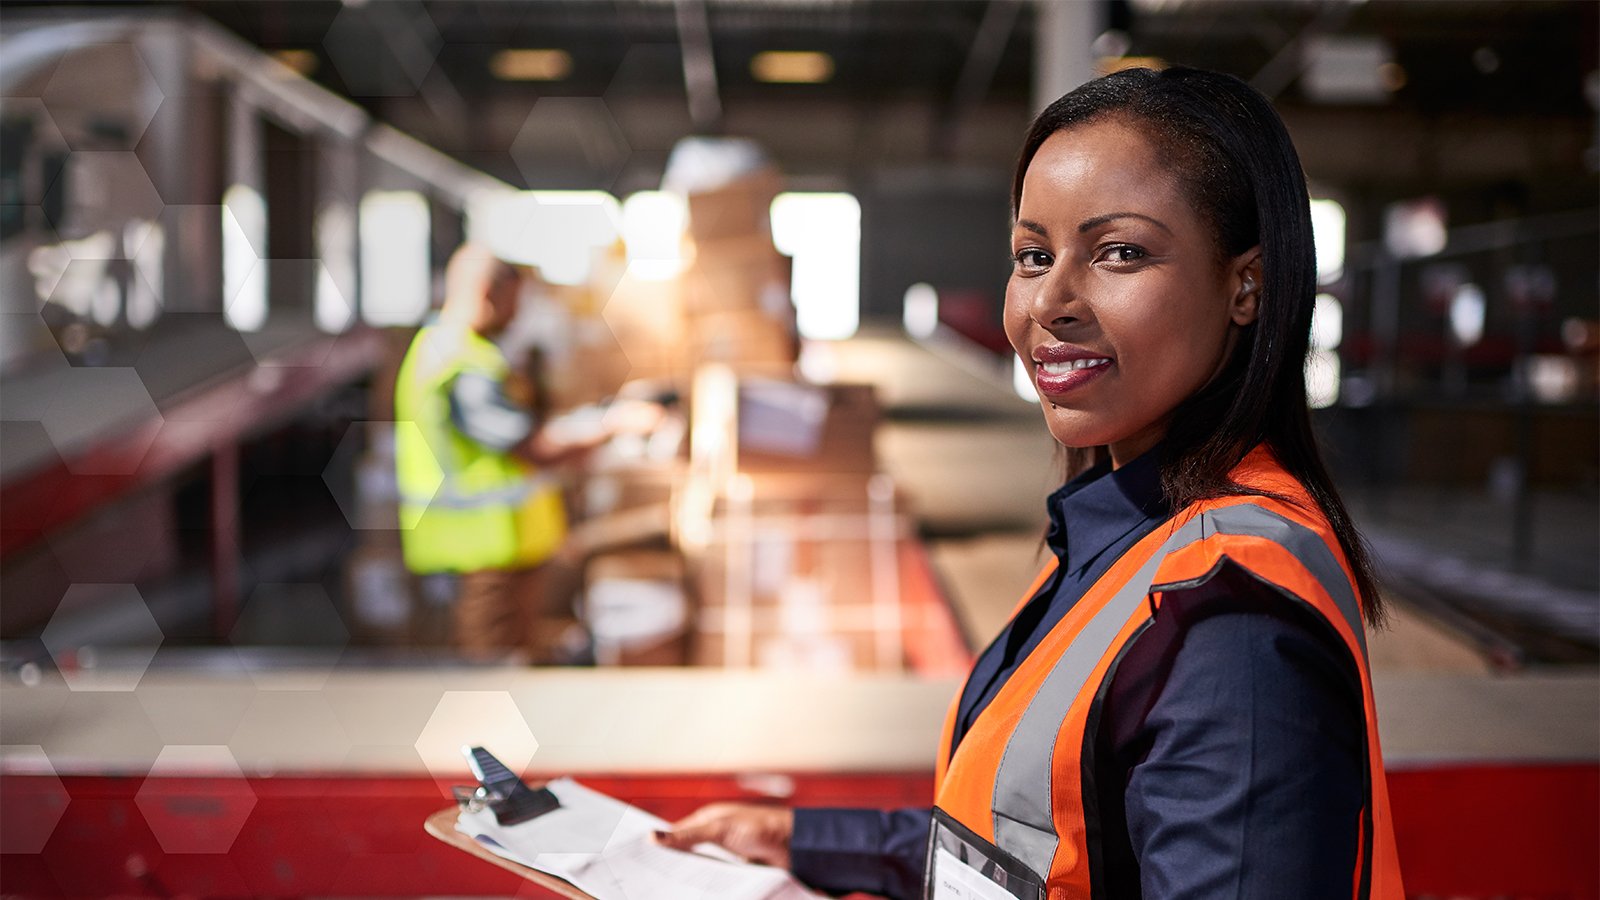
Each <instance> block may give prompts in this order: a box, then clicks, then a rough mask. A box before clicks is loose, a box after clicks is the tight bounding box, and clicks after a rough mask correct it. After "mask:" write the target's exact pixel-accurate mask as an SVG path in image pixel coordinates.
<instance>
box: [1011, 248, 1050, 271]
mask: <svg viewBox="0 0 1600 900" xmlns="http://www.w3.org/2000/svg"><path fill="white" fill-rule="evenodd" d="M1013 258H1014V259H1015V260H1016V262H1017V265H1019V266H1022V267H1023V268H1025V269H1042V268H1044V267H1046V266H1048V265H1050V254H1048V253H1046V252H1044V251H1043V250H1023V251H1022V252H1020V253H1018V254H1017V255H1016V256H1015V257H1013Z"/></svg>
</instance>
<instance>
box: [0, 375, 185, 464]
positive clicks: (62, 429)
mask: <svg viewBox="0 0 1600 900" xmlns="http://www.w3.org/2000/svg"><path fill="white" fill-rule="evenodd" d="M55 376H56V378H55V380H53V381H52V382H51V384H50V385H49V387H52V388H70V389H71V390H73V391H76V392H78V393H82V394H86V395H88V396H91V397H95V398H101V397H103V396H104V394H105V393H106V392H107V391H108V390H124V391H128V393H127V395H126V396H125V397H123V398H121V399H123V400H126V401H128V402H130V403H132V404H133V405H135V406H139V407H141V408H142V409H141V410H140V411H138V412H136V413H134V414H133V415H129V414H127V413H124V414H123V415H121V416H106V415H104V413H103V411H102V412H101V414H100V415H99V416H94V415H93V412H94V411H92V410H91V411H84V410H77V411H75V412H72V413H71V414H70V415H77V416H79V417H83V416H86V415H87V416H89V417H90V418H93V419H94V420H95V421H94V422H93V423H92V424H90V425H89V426H83V425H82V423H81V422H78V423H74V422H70V421H64V418H70V415H69V411H67V410H64V409H62V408H61V407H60V406H59V405H58V404H57V403H56V402H54V401H53V400H52V399H51V398H50V397H47V396H43V389H41V394H40V395H37V396H30V395H23V399H24V402H25V403H26V404H28V405H27V406H25V408H24V409H23V410H22V411H21V412H20V414H19V411H18V410H17V409H16V408H15V407H16V406H17V405H18V404H17V400H18V397H17V395H16V394H15V393H14V392H13V393H12V394H11V395H9V396H8V397H7V399H6V405H7V406H8V407H11V408H10V409H9V410H8V412H7V416H6V417H7V418H10V419H24V420H29V419H31V420H33V421H37V422H39V423H40V424H41V425H42V426H44V430H45V434H46V435H48V436H49V438H50V443H51V444H52V445H54V446H55V448H56V453H57V454H59V455H60V457H61V459H62V461H63V462H65V463H66V466H67V470H68V471H70V472H72V473H73V474H76V475H130V474H132V473H134V472H137V471H138V470H139V466H141V465H142V464H143V463H144V458H145V455H146V454H147V453H149V452H150V447H151V445H153V444H154V443H155V439H156V435H157V434H158V433H159V432H160V430H161V426H162V425H163V424H164V423H165V421H166V420H165V419H164V418H163V416H162V415H161V411H160V409H159V408H158V407H157V406H156V403H155V401H154V400H153V399H151V397H150V392H149V391H148V390H147V389H146V388H145V386H144V379H143V378H141V377H140V375H139V373H138V371H137V370H136V369H135V368H134V367H133V366H104V367H100V368H95V367H89V366H72V367H70V368H66V369H63V370H60V371H58V372H56V373H55ZM73 381H75V382H77V383H76V384H68V382H73ZM96 382H98V383H96ZM130 386H137V388H138V392H137V394H134V393H133V392H132V391H131V389H130ZM57 396H59V393H57ZM140 399H142V400H143V402H142V403H141V402H140ZM94 402H97V403H98V402H101V401H100V400H98V399H97V400H95V401H94ZM101 405H102V406H103V403H102V404H101ZM39 406H43V409H39ZM140 413H142V415H141V414H140ZM135 416H138V418H137V419H135ZM108 420H109V421H111V422H115V423H118V429H117V430H118V431H119V432H120V433H121V438H120V439H119V443H118V444H116V445H114V446H113V447H112V450H111V451H109V452H108V451H106V450H105V444H104V441H103V438H104V434H105V429H104V428H103V427H102V426H103V425H104V424H105V422H106V421H108ZM135 438H137V439H138V440H139V441H140V443H138V444H137V445H135V444H132V443H129V441H130V440H132V439H135ZM86 451H97V452H93V453H90V454H89V455H88V456H85V452H86Z"/></svg>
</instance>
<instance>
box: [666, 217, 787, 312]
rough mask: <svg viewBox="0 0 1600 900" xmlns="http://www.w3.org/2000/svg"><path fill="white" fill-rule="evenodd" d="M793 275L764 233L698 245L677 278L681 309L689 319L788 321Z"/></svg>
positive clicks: (782, 256) (783, 257)
mask: <svg viewBox="0 0 1600 900" xmlns="http://www.w3.org/2000/svg"><path fill="white" fill-rule="evenodd" d="M793 272H794V270H793V260H791V259H790V258H789V257H787V256H784V255H782V254H780V253H778V251H777V250H776V249H774V248H773V246H772V242H771V241H770V240H769V239H768V238H767V237H765V236H764V235H758V236H755V237H741V238H729V239H725V240H719V241H706V242H701V243H699V244H697V245H696V248H695V257H694V262H693V264H692V265H690V266H689V268H688V269H687V270H685V272H684V273H683V276H682V278H681V279H680V280H681V295H680V296H681V298H682V303H683V309H684V311H685V313H686V314H687V315H689V316H698V315H704V314H706V313H716V312H730V311H731V312H764V313H766V314H767V315H769V316H771V317H772V318H774V319H776V320H779V321H784V320H787V319H790V318H793V316H794V313H793V303H792V302H791V301H790V299H789V287H790V284H791V283H792V280H793Z"/></svg>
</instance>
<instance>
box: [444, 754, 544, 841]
mask: <svg viewBox="0 0 1600 900" xmlns="http://www.w3.org/2000/svg"><path fill="white" fill-rule="evenodd" d="M461 753H462V755H464V756H466V758H467V765H468V766H469V767H470V768H471V769H472V776H473V777H474V778H476V779H478V783H477V785H475V786H472V787H466V786H457V787H454V788H451V793H453V794H454V795H455V798H456V804H457V805H458V806H460V807H461V808H462V809H464V810H466V811H467V812H482V811H483V810H485V809H488V810H492V811H493V812H494V818H495V821H496V822H499V823H500V824H501V825H518V824H521V823H523V822H527V821H529V820H531V819H537V818H538V817H540V816H542V815H544V814H545V813H547V812H551V811H553V810H556V809H559V808H560V807H561V801H560V800H559V799H557V797H556V795H555V794H553V793H551V792H550V789H549V788H530V787H528V786H527V785H526V784H523V783H522V779H521V778H518V777H517V776H516V774H515V773H513V772H512V771H511V770H510V769H508V768H506V765H505V763H503V762H501V761H500V760H498V759H496V758H495V756H494V754H492V753H490V752H489V751H487V750H485V749H483V748H482V747H462V748H461Z"/></svg>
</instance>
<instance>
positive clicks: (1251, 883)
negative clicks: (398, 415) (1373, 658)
mask: <svg viewBox="0 0 1600 900" xmlns="http://www.w3.org/2000/svg"><path fill="white" fill-rule="evenodd" d="M1252 600H1256V601H1258V602H1252ZM1219 609H1221V610H1224V611H1220V612H1219V611H1216V610H1219ZM1211 610H1212V611H1211V612H1209V613H1207V614H1204V615H1200V616H1197V617H1192V618H1190V617H1187V616H1185V617H1184V619H1185V620H1184V621H1182V622H1181V624H1179V623H1162V624H1163V625H1167V624H1172V625H1176V626H1177V627H1174V628H1173V629H1172V632H1171V636H1170V638H1169V639H1168V640H1167V641H1166V642H1165V643H1166V646H1165V647H1164V648H1163V647H1151V646H1148V645H1147V646H1145V647H1138V648H1136V650H1138V651H1142V652H1150V651H1152V650H1156V651H1159V652H1160V653H1161V655H1162V656H1163V657H1165V664H1164V665H1162V664H1158V665H1156V666H1153V667H1146V666H1143V665H1133V666H1131V667H1130V668H1132V669H1133V670H1134V671H1138V670H1141V669H1142V670H1144V672H1146V673H1148V674H1147V676H1146V677H1147V678H1148V681H1147V683H1146V685H1145V686H1144V687H1145V688H1146V689H1145V690H1141V689H1140V686H1139V685H1137V684H1126V685H1124V684H1119V685H1118V686H1117V689H1116V690H1114V691H1113V694H1112V698H1111V700H1110V703H1109V705H1108V707H1107V709H1106V717H1107V720H1108V723H1107V724H1108V725H1109V726H1110V727H1111V728H1112V729H1113V730H1114V731H1117V732H1120V734H1119V735H1117V736H1116V738H1117V743H1118V744H1119V745H1120V746H1119V747H1118V751H1119V755H1120V756H1121V757H1122V758H1123V759H1124V760H1127V761H1128V762H1130V763H1131V766H1130V768H1129V769H1128V770H1127V771H1128V780H1127V784H1126V786H1125V788H1124V787H1123V786H1121V785H1105V786H1103V789H1102V790H1101V792H1100V796H1101V797H1102V798H1105V801H1104V802H1105V804H1106V805H1108V806H1109V805H1112V804H1115V803H1117V802H1119V801H1120V802H1123V803H1125V804H1126V809H1125V815H1126V822H1127V832H1126V835H1125V838H1124V836H1122V835H1108V836H1107V838H1106V857H1107V858H1106V860H1105V863H1106V868H1107V869H1108V870H1110V871H1108V872H1105V873H1102V874H1105V875H1106V876H1107V877H1108V878H1109V879H1110V880H1111V882H1112V883H1110V884H1108V885H1107V887H1108V889H1109V890H1111V891H1112V893H1113V895H1114V894H1115V893H1116V892H1117V891H1118V890H1127V891H1129V892H1130V893H1133V892H1138V891H1142V895H1143V896H1145V897H1194V898H1202V900H1203V898H1210V897H1218V898H1220V897H1229V898H1236V897H1298V898H1307V900H1313V898H1322V897H1327V898H1334V897H1348V896H1349V895H1350V885H1351V883H1352V878H1353V877H1354V866H1355V861H1356V842H1357V839H1358V835H1359V816H1360V809H1361V804H1362V796H1363V790H1362V758H1363V755H1364V745H1363V741H1364V736H1363V735H1364V732H1363V714H1362V711H1361V706H1360V703H1361V700H1360V697H1361V694H1360V687H1359V683H1358V682H1354V681H1352V673H1351V671H1350V662H1349V660H1348V653H1347V652H1346V651H1345V650H1344V649H1343V647H1342V646H1339V645H1338V644H1337V643H1336V641H1335V639H1334V638H1332V637H1331V636H1330V635H1324V634H1322V633H1321V630H1322V629H1323V628H1324V626H1322V624H1321V623H1320V622H1318V621H1315V620H1313V619H1311V618H1310V617H1309V616H1304V615H1299V614H1297V613H1296V612H1295V611H1294V610H1293V609H1292V608H1290V601H1286V600H1285V599H1284V598H1282V597H1258V598H1249V597H1241V596H1238V595H1237V594H1236V595H1235V596H1234V597H1232V598H1226V599H1222V600H1220V601H1215V602H1214V603H1213V605H1212V606H1211ZM1163 612H1167V610H1165V609H1164V610H1163ZM1157 621H1158V622H1159V621H1160V617H1158V620H1157ZM1151 637H1154V638H1156V641H1157V643H1160V642H1161V640H1160V635H1151ZM1141 643H1143V641H1142V639H1141ZM1130 662H1134V660H1133V659H1132V658H1131V657H1130V659H1129V660H1127V661H1125V662H1124V663H1123V666H1124V667H1129V663H1130ZM1135 680H1139V679H1135ZM1119 681H1120V679H1119ZM1141 694H1142V696H1140V695H1141ZM1130 701H1131V702H1130ZM1130 707H1131V708H1130ZM1103 812H1109V810H1103ZM1136 887H1137V889H1138V891H1135V888H1136Z"/></svg>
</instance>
